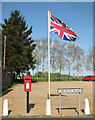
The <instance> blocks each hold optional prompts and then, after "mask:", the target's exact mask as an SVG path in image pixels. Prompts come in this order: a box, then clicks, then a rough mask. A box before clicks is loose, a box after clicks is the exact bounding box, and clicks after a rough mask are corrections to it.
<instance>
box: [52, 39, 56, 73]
mask: <svg viewBox="0 0 95 120" xmlns="http://www.w3.org/2000/svg"><path fill="white" fill-rule="evenodd" d="M56 62H57V42H56V40H55V41H54V42H53V43H51V67H52V73H54V72H55V71H56V70H57V66H56Z"/></svg>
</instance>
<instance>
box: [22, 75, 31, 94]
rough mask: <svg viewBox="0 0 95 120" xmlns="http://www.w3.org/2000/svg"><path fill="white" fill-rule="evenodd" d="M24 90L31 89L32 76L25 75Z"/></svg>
mask: <svg viewBox="0 0 95 120" xmlns="http://www.w3.org/2000/svg"><path fill="white" fill-rule="evenodd" d="M24 91H25V92H30V91H31V76H24Z"/></svg>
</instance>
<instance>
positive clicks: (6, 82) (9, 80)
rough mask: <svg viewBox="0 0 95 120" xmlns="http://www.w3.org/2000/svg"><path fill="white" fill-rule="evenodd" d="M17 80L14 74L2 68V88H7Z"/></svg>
mask: <svg viewBox="0 0 95 120" xmlns="http://www.w3.org/2000/svg"><path fill="white" fill-rule="evenodd" d="M14 80H15V76H14V74H11V73H9V72H7V71H4V70H2V89H3V90H4V89H7V88H8V87H10V86H11V85H12V84H13V82H14Z"/></svg>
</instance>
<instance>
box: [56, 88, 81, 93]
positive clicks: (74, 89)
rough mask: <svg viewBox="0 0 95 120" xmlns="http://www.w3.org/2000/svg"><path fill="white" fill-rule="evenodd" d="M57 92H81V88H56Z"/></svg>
mask: <svg viewBox="0 0 95 120" xmlns="http://www.w3.org/2000/svg"><path fill="white" fill-rule="evenodd" d="M57 92H58V93H59V94H64V93H82V92H83V89H82V88H65V89H63V88H60V89H57Z"/></svg>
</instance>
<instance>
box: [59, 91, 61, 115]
mask: <svg viewBox="0 0 95 120" xmlns="http://www.w3.org/2000/svg"><path fill="white" fill-rule="evenodd" d="M59 115H61V93H60V94H59Z"/></svg>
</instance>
